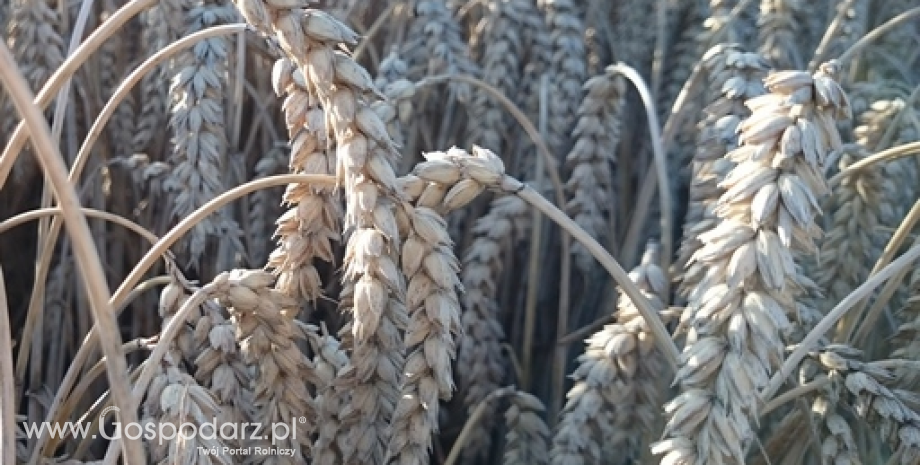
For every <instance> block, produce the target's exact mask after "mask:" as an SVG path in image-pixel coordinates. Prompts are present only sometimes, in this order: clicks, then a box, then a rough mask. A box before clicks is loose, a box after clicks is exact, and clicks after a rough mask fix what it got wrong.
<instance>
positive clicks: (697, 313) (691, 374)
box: [653, 63, 849, 464]
mask: <svg viewBox="0 0 920 465" xmlns="http://www.w3.org/2000/svg"><path fill="white" fill-rule="evenodd" d="M836 72H837V69H836V65H835V64H833V63H829V64H824V65H822V67H821V69H820V70H819V71H818V72H817V73H815V75H814V76H811V75H809V74H808V73H806V72H801V71H785V72H777V73H773V74H771V75H769V76H768V77H767V78H766V79H765V81H764V83H765V86H766V88H767V90H768V91H769V93H767V94H766V95H762V96H760V97H755V98H753V99H750V100H748V102H747V105H748V106H749V107H750V108H751V111H752V114H751V116H750V117H749V118H747V119H746V120H744V121H743V122H742V123H741V125H740V139H741V144H742V145H741V146H740V147H739V148H738V149H735V150H733V151H732V152H730V153H728V154H726V158H729V159H730V160H732V161H733V162H734V163H737V165H736V166H735V167H734V168H733V169H732V171H731V172H730V173H729V174H728V176H726V178H725V180H724V181H722V183H721V184H720V185H721V186H722V187H724V188H725V193H723V194H722V196H721V198H720V199H719V205H718V207H717V209H716V214H717V215H718V217H719V219H720V223H719V224H718V225H717V226H716V227H715V228H714V229H712V230H710V231H707V232H706V233H704V234H702V235H701V236H700V239H701V240H702V241H703V246H702V248H700V250H699V251H697V253H696V254H695V255H694V260H696V261H700V262H701V263H705V264H708V266H710V267H711V269H712V272H711V273H709V274H708V275H707V277H706V279H704V280H702V281H701V282H700V284H698V286H697V289H696V290H694V291H692V293H691V294H692V298H691V299H690V302H689V304H688V312H689V313H690V315H691V316H690V318H689V323H690V334H689V336H688V343H687V345H686V347H685V349H684V351H683V354H682V355H681V359H680V368H679V369H678V372H677V375H676V382H677V383H680V385H681V393H680V395H678V396H677V397H675V398H674V399H672V400H671V401H670V402H668V403H667V404H666V405H665V412H666V414H667V418H668V423H667V425H666V426H665V432H664V436H665V439H664V440H663V441H661V442H659V443H657V444H656V445H655V446H654V447H653V451H654V452H655V453H656V454H662V455H664V458H663V459H662V460H663V463H675V464H702V463H722V462H724V461H726V460H728V461H729V462H730V463H735V462H738V463H743V462H744V452H743V448H744V447H745V446H746V445H747V443H748V441H750V440H751V438H752V437H753V430H752V426H751V422H752V421H753V420H754V419H756V417H757V410H758V406H757V402H758V400H757V398H756V397H755V394H754V393H756V392H757V391H758V390H759V389H761V388H763V387H764V386H766V385H767V384H768V382H769V376H770V374H771V373H772V372H773V371H774V370H776V369H777V368H778V367H779V365H780V363H781V361H782V360H783V351H784V345H783V341H782V339H781V338H780V332H781V331H782V330H784V329H786V328H788V327H789V326H790V323H789V316H788V315H793V314H794V313H795V310H796V308H795V299H794V295H795V290H794V289H795V287H796V286H797V282H798V281H799V276H798V270H797V269H796V265H795V261H794V258H793V255H792V254H793V252H792V251H793V250H805V251H810V250H813V249H814V248H815V245H814V243H813V241H814V238H815V237H816V236H818V235H819V234H820V228H818V227H817V225H816V224H815V221H814V217H815V215H816V214H817V212H818V200H817V199H818V196H820V195H822V194H823V193H824V191H825V190H826V185H825V181H824V178H823V167H822V164H823V162H824V159H825V157H826V156H827V154H828V152H829V151H830V150H835V149H838V148H839V147H840V145H841V142H840V136H839V135H838V134H837V128H836V126H835V123H834V120H835V119H837V118H840V117H842V116H845V115H846V116H848V115H849V103H848V101H847V98H846V95H845V94H844V93H843V90H842V89H841V88H840V87H839V85H838V84H837V83H836V82H835V81H834V79H833V77H834V76H835V74H836Z"/></svg>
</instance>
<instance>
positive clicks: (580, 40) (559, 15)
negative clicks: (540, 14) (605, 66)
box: [538, 0, 588, 153]
mask: <svg viewBox="0 0 920 465" xmlns="http://www.w3.org/2000/svg"><path fill="white" fill-rule="evenodd" d="M538 3H539V5H540V8H542V9H543V11H544V14H545V15H546V24H547V26H548V27H549V30H550V40H551V45H552V48H551V50H552V55H551V57H550V63H549V68H548V69H547V73H548V74H549V81H550V87H551V88H552V89H553V90H554V92H558V94H557V95H556V96H555V97H554V98H552V99H550V101H549V102H548V109H549V119H548V124H547V126H548V134H547V142H548V143H549V145H550V148H552V149H553V150H554V151H556V152H557V153H566V152H567V151H568V150H569V149H570V145H571V142H570V131H571V128H572V123H573V122H574V121H575V118H576V116H577V114H578V103H579V102H581V92H582V85H583V84H584V82H585V80H586V79H587V73H588V64H587V52H586V51H585V43H584V22H583V21H582V18H581V17H580V16H579V15H578V11H577V8H576V4H575V2H573V1H572V0H540V1H539V2H538Z"/></svg>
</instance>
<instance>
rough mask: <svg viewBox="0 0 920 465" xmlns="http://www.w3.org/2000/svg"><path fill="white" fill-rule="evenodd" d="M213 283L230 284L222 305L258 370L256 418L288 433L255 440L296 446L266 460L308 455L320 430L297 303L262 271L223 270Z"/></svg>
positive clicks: (299, 460) (314, 381) (261, 444)
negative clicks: (286, 454) (300, 344)
mask: <svg viewBox="0 0 920 465" xmlns="http://www.w3.org/2000/svg"><path fill="white" fill-rule="evenodd" d="M214 281H215V282H230V283H231V284H232V286H230V290H229V291H227V293H226V295H225V296H222V298H221V299H220V303H221V304H222V305H224V306H225V307H226V308H227V310H228V311H229V312H230V315H231V317H232V320H231V321H232V322H233V326H234V328H235V331H234V334H235V336H236V343H237V344H238V345H239V347H240V350H241V353H242V356H243V361H244V362H245V363H246V364H247V365H248V366H249V367H250V369H251V370H253V371H254V375H253V379H254V381H253V383H252V384H251V389H252V393H253V398H252V401H251V402H252V407H253V408H252V412H251V416H252V420H253V421H254V422H257V423H259V424H262V425H277V424H280V423H283V424H285V425H287V426H289V427H290V428H291V430H290V431H288V433H289V434H287V435H286V436H285V437H282V436H274V435H273V433H274V430H272V431H271V432H270V433H269V434H265V433H263V434H262V437H261V438H254V443H253V445H254V446H258V447H267V446H269V445H270V446H271V447H276V448H285V449H293V450H294V451H295V454H294V456H293V457H284V456H279V455H273V456H269V457H267V458H266V461H265V462H264V463H266V464H296V463H302V461H303V460H305V459H306V458H308V457H310V453H311V452H312V450H311V448H312V443H313V440H312V433H313V431H314V430H315V428H316V426H317V425H316V418H317V416H316V410H315V404H314V399H313V397H312V396H311V393H310V392H309V390H308V387H307V386H315V385H316V384H317V383H318V381H317V377H316V375H315V368H314V365H313V362H312V361H311V360H310V359H308V358H307V357H306V356H305V355H304V354H303V352H301V351H300V349H299V348H298V347H297V344H296V342H297V339H298V338H299V337H298V336H299V335H300V334H301V331H300V328H299V327H298V326H297V323H296V322H295V320H294V318H295V317H296V315H297V311H296V310H291V309H296V308H297V304H298V301H297V300H296V299H294V298H292V297H289V296H287V295H285V293H283V292H282V291H279V290H277V289H274V288H272V287H271V286H272V285H273V284H275V278H274V276H272V275H271V274H270V273H268V272H265V271H258V270H234V271H233V272H231V273H222V274H221V275H219V276H218V277H217V278H215V279H214Z"/></svg>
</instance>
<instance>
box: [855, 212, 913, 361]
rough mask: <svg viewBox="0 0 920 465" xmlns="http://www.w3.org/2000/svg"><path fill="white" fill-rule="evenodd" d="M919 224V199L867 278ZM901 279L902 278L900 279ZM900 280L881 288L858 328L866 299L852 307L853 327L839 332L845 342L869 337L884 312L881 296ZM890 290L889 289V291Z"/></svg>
mask: <svg viewBox="0 0 920 465" xmlns="http://www.w3.org/2000/svg"><path fill="white" fill-rule="evenodd" d="M917 222H920V199H918V200H917V201H916V202H914V205H913V206H912V207H911V209H910V211H908V212H907V215H906V216H905V217H904V220H903V221H901V224H900V225H898V229H896V230H895V232H894V234H892V235H891V239H890V240H889V241H888V244H886V245H885V249H884V250H883V251H882V254H881V256H880V257H879V258H878V260H877V261H876V262H875V265H873V266H872V270H871V271H870V272H869V276H870V277H871V276H872V275H874V274H876V273H878V272H879V270H881V269H882V268H883V267H884V266H885V265H887V264H889V263H890V262H891V259H892V258H894V256H895V255H897V253H898V250H899V249H900V248H901V245H902V244H903V243H904V241H905V240H907V238H908V236H910V234H911V231H912V230H913V229H914V226H915V225H916V224H917ZM902 278H903V277H902ZM900 282H901V279H895V280H892V283H888V284H886V286H885V288H883V291H882V293H881V294H880V295H879V297H878V299H877V301H876V302H875V303H874V304H873V306H872V308H871V309H870V311H869V313H867V314H866V317H865V319H862V321H861V322H860V324H859V326H858V327H857V326H855V323H856V322H857V321H860V320H861V319H860V318H859V317H860V314H861V313H862V312H863V310H864V308H865V305H866V303H867V301H868V299H863V301H862V302H860V303H859V304H858V305H856V306H855V307H854V310H855V311H856V315H852V316H851V317H850V321H852V322H853V323H854V326H851V327H849V328H848V331H841V334H846V341H847V343H848V344H858V343H861V342H863V341H865V338H866V337H867V336H868V335H869V332H870V331H871V330H873V328H875V322H876V321H877V320H878V318H879V316H881V313H882V311H883V310H884V306H883V305H882V304H883V303H884V300H885V298H883V297H882V296H883V295H885V294H886V291H887V293H888V294H889V295H888V297H890V293H892V292H893V291H894V288H896V286H897V285H898V284H900ZM889 288H890V289H889Z"/></svg>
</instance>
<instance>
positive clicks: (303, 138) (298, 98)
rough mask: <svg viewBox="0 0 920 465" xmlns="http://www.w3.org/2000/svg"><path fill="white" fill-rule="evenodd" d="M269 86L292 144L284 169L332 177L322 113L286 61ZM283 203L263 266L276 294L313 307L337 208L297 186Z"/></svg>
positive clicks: (324, 193) (326, 192)
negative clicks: (274, 280) (274, 242)
mask: <svg viewBox="0 0 920 465" xmlns="http://www.w3.org/2000/svg"><path fill="white" fill-rule="evenodd" d="M272 84H273V85H274V87H275V89H276V92H278V93H279V94H284V95H285V98H284V102H283V104H282V109H283V111H284V116H285V118H284V119H285V123H286V125H287V128H288V136H289V137H290V140H291V144H290V145H291V154H290V161H289V162H288V166H289V169H290V170H291V171H292V172H294V173H305V174H333V173H334V172H335V163H336V161H335V153H334V152H333V151H332V150H331V149H330V148H329V140H328V134H327V133H326V127H325V119H326V112H325V111H324V110H323V109H322V108H321V107H320V103H319V101H318V99H317V98H316V97H315V96H314V95H311V94H310V93H309V92H308V91H307V83H306V81H305V80H304V75H303V73H302V72H301V71H300V70H298V69H296V66H295V65H294V63H293V62H292V61H291V60H289V59H287V58H281V59H279V60H278V61H276V62H275V66H274V72H273V83H272ZM282 201H283V203H284V204H285V205H289V206H290V209H288V210H287V211H285V212H284V213H283V214H282V215H281V217H279V218H278V221H277V225H278V227H277V229H276V230H275V236H276V237H277V238H278V246H277V247H276V248H275V250H274V251H273V252H272V253H271V255H269V259H268V263H267V265H268V267H269V268H271V269H273V270H274V273H275V274H276V275H277V276H278V284H277V286H278V289H279V290H281V291H282V292H284V293H285V294H287V295H289V296H291V297H294V298H296V299H298V300H302V301H307V302H310V303H315V302H316V299H318V298H319V297H320V295H321V292H322V284H323V283H322V282H321V279H320V276H319V272H318V271H317V270H316V263H315V262H316V260H322V261H325V262H332V261H333V260H334V256H333V245H334V243H335V242H336V241H338V238H339V221H340V220H341V218H342V212H341V207H340V206H339V204H338V201H337V200H336V198H335V195H334V193H333V192H332V191H331V190H330V189H328V188H317V187H313V186H309V185H302V184H291V185H289V186H288V187H287V189H286V190H285V192H284V196H283V197H282Z"/></svg>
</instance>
